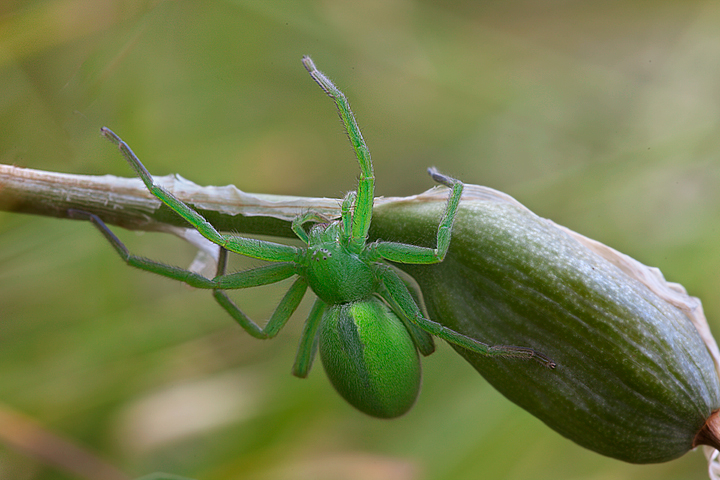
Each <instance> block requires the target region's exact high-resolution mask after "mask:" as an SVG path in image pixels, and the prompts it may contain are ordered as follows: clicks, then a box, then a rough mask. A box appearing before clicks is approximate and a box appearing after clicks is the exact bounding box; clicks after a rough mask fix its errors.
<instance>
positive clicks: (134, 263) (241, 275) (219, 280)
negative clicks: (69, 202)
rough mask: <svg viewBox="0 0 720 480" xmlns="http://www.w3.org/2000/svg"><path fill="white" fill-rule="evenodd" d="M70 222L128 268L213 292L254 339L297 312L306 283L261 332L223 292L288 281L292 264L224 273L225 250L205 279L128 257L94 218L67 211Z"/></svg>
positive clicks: (274, 332) (294, 288)
mask: <svg viewBox="0 0 720 480" xmlns="http://www.w3.org/2000/svg"><path fill="white" fill-rule="evenodd" d="M68 215H69V216H70V217H71V218H77V219H85V220H89V221H90V222H91V223H92V224H93V225H95V227H97V229H98V230H99V231H100V233H102V234H103V236H104V237H105V238H106V239H107V240H108V241H109V242H110V244H111V245H112V246H113V247H114V248H115V251H116V252H117V253H118V254H119V255H120V257H121V258H122V259H123V261H124V262H125V263H126V264H128V265H130V266H131V267H135V268H138V269H140V270H145V271H147V272H152V273H156V274H158V275H162V276H163V277H167V278H171V279H173V280H179V281H181V282H184V283H186V284H188V285H190V286H191V287H195V288H205V289H213V290H214V292H213V294H214V296H215V299H216V300H217V301H218V303H219V304H220V305H221V306H222V307H223V308H224V309H225V310H226V311H227V312H228V313H229V314H230V316H231V317H232V318H233V319H235V321H236V322H238V324H240V326H241V327H242V328H243V329H244V330H245V331H247V332H248V333H249V334H250V335H252V336H253V337H255V338H272V337H274V336H275V335H277V333H278V332H279V331H280V330H281V329H282V327H283V326H284V325H285V323H286V322H287V321H288V319H289V318H290V316H291V315H292V313H293V312H294V311H295V310H296V309H297V307H298V305H299V304H300V301H301V300H302V297H303V295H304V294H305V291H306V290H307V282H305V280H304V279H303V278H302V277H299V278H298V279H297V280H296V281H295V283H293V285H292V286H291V287H290V289H289V290H288V292H287V293H286V294H285V296H284V297H283V299H282V300H281V301H280V303H279V304H278V306H277V308H276V309H275V311H274V312H273V314H272V316H271V317H270V320H269V321H268V323H267V324H266V325H265V327H264V328H261V327H260V326H258V325H257V324H256V323H255V322H253V321H252V320H251V319H250V318H249V317H248V316H247V315H245V314H244V313H243V312H242V311H241V310H240V309H239V308H238V307H237V306H236V305H235V304H234V303H233V302H232V300H230V298H228V296H227V295H226V294H225V293H224V292H223V290H225V289H227V290H235V289H241V288H251V287H259V286H261V285H269V284H272V283H277V282H280V281H282V280H285V279H286V278H290V277H292V276H293V275H295V274H296V273H297V266H296V265H295V263H293V262H279V263H271V264H268V265H264V266H262V267H257V268H253V269H250V270H244V271H242V272H236V273H230V274H226V273H225V265H226V262H227V250H226V249H224V248H221V249H220V261H219V262H218V273H217V276H215V278H212V279H210V278H206V277H204V276H202V275H200V274H199V273H195V272H191V271H190V270H186V269H184V268H180V267H174V266H172V265H167V264H165V263H162V262H157V261H154V260H150V259H148V258H145V257H141V256H138V255H132V254H131V253H130V252H129V251H128V249H127V247H126V246H125V244H123V243H122V242H121V241H120V239H119V238H117V236H115V234H114V233H113V232H112V231H111V230H110V229H109V228H108V226H107V225H105V222H103V221H102V220H101V219H100V217H98V216H97V215H95V214H92V213H89V212H85V211H82V210H68Z"/></svg>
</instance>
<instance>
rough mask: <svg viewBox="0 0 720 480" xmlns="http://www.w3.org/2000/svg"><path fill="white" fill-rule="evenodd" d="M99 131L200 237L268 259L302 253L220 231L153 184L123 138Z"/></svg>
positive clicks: (290, 258) (282, 259) (287, 259)
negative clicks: (224, 233)
mask: <svg viewBox="0 0 720 480" xmlns="http://www.w3.org/2000/svg"><path fill="white" fill-rule="evenodd" d="M100 133H102V135H103V136H104V137H106V138H107V139H109V140H110V141H111V142H112V143H114V144H115V145H117V146H118V148H119V149H120V152H121V153H122V155H123V157H125V160H127V162H128V164H130V166H131V167H132V169H133V170H134V171H135V173H136V174H137V176H138V177H140V179H141V180H142V181H143V183H144V184H145V186H146V187H147V189H148V190H149V191H150V193H152V194H153V195H154V196H155V197H156V198H157V199H158V200H160V201H161V202H163V203H164V204H165V205H167V206H168V207H169V208H170V209H171V210H173V211H174V212H176V213H177V214H178V215H180V216H181V217H182V218H184V219H185V220H186V221H187V222H188V223H189V224H190V225H192V226H193V227H195V229H197V231H198V232H199V233H200V234H201V235H202V236H203V237H205V238H207V239H208V240H210V241H211V242H213V243H215V244H217V245H219V246H221V247H224V248H227V249H228V250H230V251H231V252H234V253H237V254H240V255H244V256H246V257H252V258H257V259H260V260H267V261H270V262H293V261H296V260H297V259H298V256H299V255H301V254H302V250H301V249H298V248H295V247H291V246H289V245H283V244H281V243H274V242H268V241H264V240H256V239H254V238H245V237H240V236H237V235H223V234H221V233H219V232H218V231H217V230H216V229H215V227H213V226H212V225H211V224H210V222H208V221H207V220H205V218H204V217H203V216H202V215H200V214H199V213H197V212H196V211H195V210H193V209H192V208H190V207H189V206H188V205H186V204H185V203H184V202H182V201H181V200H180V199H178V198H177V197H175V196H174V195H173V194H172V193H170V192H168V191H167V190H165V189H164V188H162V187H161V186H159V185H156V184H155V181H154V180H153V177H152V175H150V172H148V171H147V169H146V168H145V166H144V165H143V164H142V163H141V162H140V160H139V159H138V158H137V156H136V155H135V154H134V153H133V151H132V150H131V149H130V147H129V146H128V145H127V144H126V143H125V142H124V141H122V139H121V138H120V137H118V136H117V135H115V133H113V131H112V130H110V129H109V128H107V127H103V128H101V129H100Z"/></svg>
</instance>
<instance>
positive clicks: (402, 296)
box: [377, 268, 555, 368]
mask: <svg viewBox="0 0 720 480" xmlns="http://www.w3.org/2000/svg"><path fill="white" fill-rule="evenodd" d="M377 271H378V276H379V277H380V279H381V280H382V282H383V286H384V287H385V292H384V295H383V298H384V299H385V300H386V301H388V303H389V304H391V305H396V306H397V308H399V309H400V311H401V313H402V316H404V317H406V318H408V319H409V320H410V321H412V322H413V323H415V324H417V325H418V326H420V327H421V328H422V329H423V330H425V331H427V332H429V333H431V334H433V335H435V336H436V337H439V338H442V339H443V340H445V341H447V342H449V343H452V344H455V345H458V346H460V347H463V348H466V349H468V350H470V351H472V352H475V353H478V354H480V355H486V356H498V357H506V358H530V359H533V360H535V361H537V362H539V363H541V364H542V365H543V366H545V367H548V368H555V362H553V361H552V360H551V359H550V358H548V357H547V356H546V355H544V354H543V353H540V352H537V351H535V350H533V349H532V348H528V347H516V346H514V345H488V344H486V343H482V342H479V341H477V340H475V339H473V338H470V337H468V336H465V335H463V334H461V333H458V332H456V331H454V330H451V329H449V328H447V327H445V326H443V325H441V324H439V323H437V322H434V321H432V320H430V319H427V318H425V317H423V315H422V312H420V309H419V308H418V306H417V304H416V303H415V301H414V300H413V298H412V296H411V295H410V292H409V291H408V289H407V286H406V285H405V283H404V282H403V281H402V280H401V279H400V277H399V276H398V275H397V273H395V272H394V271H393V270H392V269H389V268H378V270H377Z"/></svg>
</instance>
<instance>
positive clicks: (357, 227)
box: [302, 57, 375, 253]
mask: <svg viewBox="0 0 720 480" xmlns="http://www.w3.org/2000/svg"><path fill="white" fill-rule="evenodd" d="M302 62H303V65H305V69H306V70H307V71H308V73H310V76H311V77H312V78H313V80H315V82H316V83H317V84H318V85H320V88H322V89H323V91H324V92H325V93H326V94H327V95H328V96H329V97H330V98H332V99H333V100H334V101H335V105H336V106H337V109H338V113H339V114H340V119H341V120H342V122H343V125H345V130H346V131H347V134H348V137H349V138H350V143H352V146H353V148H354V149H355V155H356V156H357V159H358V163H359V164H360V177H359V179H358V187H357V197H356V199H355V210H354V212H353V217H352V228H351V229H350V230H351V231H350V235H349V239H350V242H349V248H350V249H351V250H352V251H355V252H356V253H359V252H361V251H362V250H363V248H364V246H365V240H366V239H367V235H368V230H369V229H370V220H371V219H372V208H373V200H374V199H375V174H374V173H373V166H372V161H371V160H370V150H368V148H367V145H366V144H365V140H364V139H363V136H362V133H360V127H358V124H357V121H355V115H354V114H353V112H352V110H351V109H350V103H349V102H348V100H347V98H345V95H344V94H343V93H342V92H341V91H340V89H338V88H337V87H336V86H335V84H334V83H333V82H332V81H331V80H330V79H329V78H328V77H326V76H325V74H324V73H322V72H321V71H320V70H318V69H317V68H316V67H315V64H314V63H313V61H312V60H311V59H310V57H303V59H302ZM347 198H348V197H346V199H347Z"/></svg>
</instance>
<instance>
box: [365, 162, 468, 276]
mask: <svg viewBox="0 0 720 480" xmlns="http://www.w3.org/2000/svg"><path fill="white" fill-rule="evenodd" d="M428 171H429V172H430V175H431V176H432V177H433V179H434V180H435V181H437V182H438V183H442V184H443V185H445V186H447V187H448V188H450V195H448V199H447V203H446V205H445V212H443V216H442V218H441V219H440V224H439V225H438V230H437V247H436V248H427V247H419V246H417V245H407V244H405V243H396V242H376V243H373V244H371V245H368V250H369V251H370V252H371V254H372V255H376V256H377V257H380V258H384V259H385V260H390V261H391V262H397V263H411V264H429V263H440V262H442V261H443V259H444V258H445V254H447V251H448V248H449V247H450V238H451V237H452V227H453V223H454V222H455V216H456V215H457V212H458V207H459V206H460V197H462V192H463V183H462V182H461V181H460V180H456V179H454V178H451V177H447V176H445V175H442V174H440V173H439V172H438V171H437V170H435V169H434V168H431V169H429V170H428Z"/></svg>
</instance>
